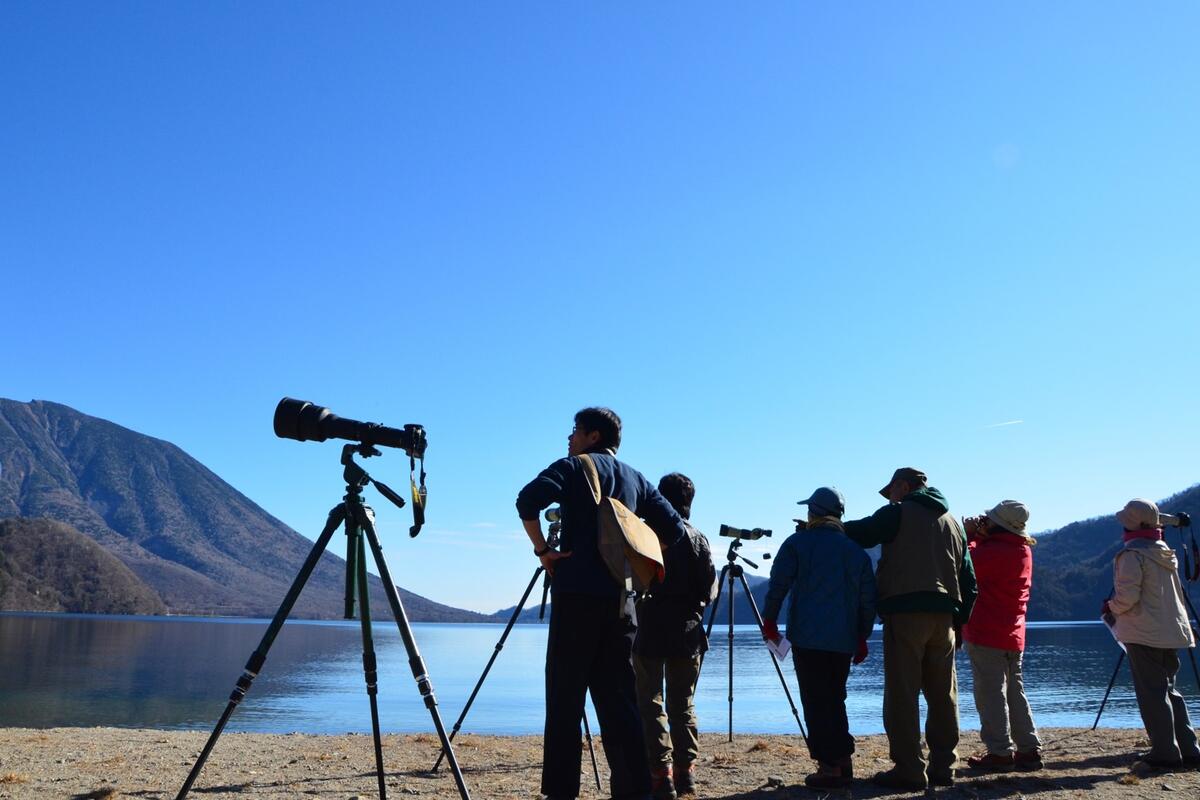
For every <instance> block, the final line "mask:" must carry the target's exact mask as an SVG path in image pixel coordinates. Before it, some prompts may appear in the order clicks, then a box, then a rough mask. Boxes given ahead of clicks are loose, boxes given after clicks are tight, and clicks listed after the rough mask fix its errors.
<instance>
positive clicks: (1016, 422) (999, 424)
mask: <svg viewBox="0 0 1200 800" xmlns="http://www.w3.org/2000/svg"><path fill="white" fill-rule="evenodd" d="M1024 422H1025V420H1023V419H1010V420H1009V421H1008V422H997V423H995V424H994V425H984V426H983V427H984V428H1003V427H1005V426H1007V425H1021V424H1023V423H1024Z"/></svg>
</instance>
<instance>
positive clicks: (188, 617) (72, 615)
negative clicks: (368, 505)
mask: <svg viewBox="0 0 1200 800" xmlns="http://www.w3.org/2000/svg"><path fill="white" fill-rule="evenodd" d="M547 607H548V606H547ZM0 617H45V618H54V619H64V618H65V619H107V620H132V621H137V622H158V621H163V620H170V621H172V622H191V621H195V622H228V623H231V624H239V623H247V624H249V623H262V624H264V625H265V624H268V623H270V622H271V617H229V616H219V615H213V616H205V615H202V614H93V613H87V612H76V611H0ZM547 619H549V618H548V617H547ZM287 621H288V622H289V623H299V624H309V625H340V624H345V625H352V626H354V627H358V625H359V624H360V623H359V621H358V620H357V619H353V620H348V619H341V618H338V617H328V618H325V617H322V618H312V617H288V620H287ZM373 622H374V624H375V625H376V626H381V627H385V628H386V627H389V626H391V625H394V624H395V623H394V622H392V620H390V619H382V620H381V619H376V620H374V621H373ZM411 624H413V625H468V626H469V625H486V626H501V627H502V626H504V625H505V624H507V620H494V621H490V622H478V621H475V622H412V623H411ZM518 624H520V625H537V624H539V623H538V622H531V623H529V622H520V623H518ZM542 624H544V621H543V622H542ZM722 624H724V620H718V621H717V625H718V626H720V625H722ZM1027 624H1028V627H1030V628H1052V627H1073V626H1077V625H1101V624H1103V623H1102V622H1101V621H1100V620H1099V619H1042V620H1030V621H1029V622H1028V623H1027ZM735 627H737V628H746V629H749V628H754V627H756V626H755V624H754V623H753V622H739V623H737V624H736V625H735ZM875 630H880V623H879V622H876V623H875Z"/></svg>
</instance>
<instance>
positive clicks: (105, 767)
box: [0, 728, 1200, 800]
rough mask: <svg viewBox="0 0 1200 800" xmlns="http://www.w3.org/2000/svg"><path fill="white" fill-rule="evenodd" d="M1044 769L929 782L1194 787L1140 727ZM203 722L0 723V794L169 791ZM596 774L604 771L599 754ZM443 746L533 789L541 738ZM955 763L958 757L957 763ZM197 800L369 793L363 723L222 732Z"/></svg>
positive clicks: (505, 782)
mask: <svg viewBox="0 0 1200 800" xmlns="http://www.w3.org/2000/svg"><path fill="white" fill-rule="evenodd" d="M1042 733H1043V738H1044V740H1045V741H1046V750H1045V761H1046V766H1045V769H1043V770H1041V771H1039V772H1033V773H1012V774H1008V775H1001V776H979V775H973V774H971V773H969V772H967V771H966V770H960V771H959V777H958V781H957V783H956V784H955V786H954V787H953V788H945V789H939V790H937V792H936V794H937V795H938V796H941V797H945V798H947V799H948V800H958V798H964V799H969V800H980V799H981V798H983V799H986V800H990V799H991V798H1012V799H1013V800H1016V799H1017V798H1024V797H1032V796H1034V795H1036V796H1037V797H1038V798H1039V800H1042V799H1043V798H1046V799H1052V800H1058V798H1067V797H1081V796H1083V795H1084V793H1087V794H1088V796H1089V797H1091V798H1097V799H1098V800H1105V798H1118V797H1120V798H1132V797H1155V798H1171V797H1178V798H1196V797H1200V772H1195V771H1191V772H1175V773H1158V772H1155V773H1147V772H1141V771H1134V770H1131V767H1132V765H1133V763H1134V753H1135V752H1136V751H1138V750H1139V749H1142V748H1144V747H1145V746H1146V740H1145V733H1144V732H1143V731H1140V730H1114V729H1102V730H1099V731H1096V732H1092V731H1087V730H1075V729H1048V730H1045V731H1043V732H1042ZM207 736H208V734H207V732H199V733H191V732H177V731H157V730H127V729H119V728H52V729H48V730H33V729H27V728H7V729H0V798H75V799H76V800H80V799H82V798H91V799H92V800H109V799H110V798H142V800H155V799H156V798H174V797H175V795H176V793H177V792H178V791H179V788H180V786H181V785H182V783H183V781H184V779H185V778H186V777H187V774H188V771H189V770H190V769H191V766H192V764H193V763H194V761H195V758H196V756H197V755H198V753H199V751H200V748H201V747H203V745H204V742H205V740H206V738H207ZM596 746H597V756H598V758H599V761H600V773H601V778H602V779H604V777H605V766H604V757H603V754H602V753H600V752H599V742H597V745H596ZM978 747H979V738H978V735H977V734H975V733H974V732H969V733H964V736H963V742H962V744H961V745H960V748H959V752H960V755H962V756H963V757H964V758H965V756H966V755H968V754H970V753H972V752H974V751H975V750H976V749H977V748H978ZM702 748H703V756H702V762H701V764H700V765H699V767H698V771H697V778H698V796H699V797H700V798H713V800H716V799H717V798H721V799H722V800H734V799H735V798H760V799H761V800H766V799H767V798H772V799H773V800H784V798H793V797H795V798H821V797H823V796H826V797H829V798H830V799H831V800H835V799H836V798H843V797H844V798H879V797H902V796H912V795H906V794H905V793H899V794H897V793H893V792H889V791H886V790H882V789H878V788H876V787H874V786H872V785H871V784H870V783H869V782H868V781H866V780H859V781H856V782H855V784H854V785H853V787H852V788H851V789H850V790H848V791H843V792H835V793H832V794H829V795H823V794H822V793H817V792H812V791H809V790H807V789H805V788H804V787H803V780H804V775H805V774H807V773H808V772H809V771H810V770H811V765H812V762H811V761H809V759H808V756H807V752H806V750H805V748H804V743H803V742H802V741H801V740H800V738H799V737H798V736H754V735H738V736H736V737H735V738H734V741H733V742H732V743H730V742H727V741H726V737H725V736H723V735H720V734H705V735H704V736H703V737H702ZM455 752H456V755H457V757H458V760H459V763H460V764H461V765H462V768H463V774H464V776H465V778H466V781H467V785H468V788H469V789H470V791H471V795H472V797H475V798H520V799H521V800H529V799H530V798H536V797H537V788H538V778H539V774H540V764H541V737H534V736H475V735H462V736H459V737H458V738H457V739H456V740H455ZM383 753H384V764H385V767H386V770H387V777H386V780H387V789H388V795H389V796H390V797H411V796H416V795H419V796H422V797H426V798H446V799H447V800H449V799H450V798H456V797H458V796H459V795H458V791H457V789H456V787H455V784H454V780H453V778H452V777H451V776H450V774H449V772H448V771H447V770H446V769H445V767H444V766H443V768H442V770H441V771H440V772H439V773H438V774H437V775H430V774H429V772H428V770H429V767H430V766H431V765H432V764H433V762H434V760H435V759H436V757H437V754H438V741H437V738H436V737H435V736H433V735H430V734H417V735H403V736H401V735H393V736H387V737H385V739H384V745H383ZM584 765H585V773H584V781H583V791H582V794H581V795H580V796H581V797H582V798H592V799H594V798H603V797H607V795H606V794H601V793H599V792H597V791H596V788H595V783H594V779H593V778H592V774H591V767H590V763H589V762H588V760H587V751H586V749H585V750H584ZM887 766H888V761H887V740H886V739H885V738H884V737H882V736H868V737H861V738H860V739H859V740H858V752H857V753H856V754H855V757H854V768H855V772H856V774H857V775H859V776H861V777H863V778H866V777H869V776H870V775H872V774H873V773H874V772H876V771H877V770H880V769H885V768H887ZM964 766H965V765H964ZM190 796H191V797H195V798H197V799H198V800H221V799H223V798H239V799H242V800H244V798H247V797H256V798H257V797H262V798H293V797H303V798H333V799H335V800H338V799H340V800H349V798H360V800H368V799H369V798H373V797H377V796H378V790H377V788H376V781H375V774H374V754H373V748H372V744H371V737H370V736H369V735H345V736H312V735H306V734H287V735H274V734H244V733H227V734H225V735H223V736H222V737H221V739H220V741H219V743H218V745H217V747H216V749H215V750H214V751H213V754H212V756H211V758H210V759H209V761H208V764H207V765H206V766H205V768H204V770H203V772H201V774H200V777H199V779H198V780H197V782H196V785H195V787H194V788H193V790H192V793H191V795H190Z"/></svg>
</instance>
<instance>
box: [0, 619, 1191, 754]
mask: <svg viewBox="0 0 1200 800" xmlns="http://www.w3.org/2000/svg"><path fill="white" fill-rule="evenodd" d="M266 626H267V623H266V621H264V620H214V619H188V618H167V619H164V618H137V617H104V616H71V615H19V614H7V615H0V698H3V702H2V703H0V724H3V725H5V726H29V727H50V726H59V725H72V726H76V725H77V726H90V725H113V726H119V727H157V728H176V729H207V728H210V727H211V726H212V725H213V723H214V722H215V721H216V718H217V717H218V716H219V714H220V712H221V710H222V709H223V708H224V705H225V702H226V698H227V697H228V696H229V691H230V689H231V688H232V687H233V683H234V681H235V680H236V679H237V677H238V675H239V674H240V673H241V670H242V666H243V665H244V664H245V662H246V659H247V658H248V657H249V655H250V653H251V652H252V651H253V650H254V648H255V647H256V646H257V645H258V642H259V640H260V639H261V637H262V634H263V632H264V631H265V630H266ZM414 628H415V630H416V636H417V641H418V644H419V646H420V648H421V653H422V655H423V656H424V658H425V661H426V663H427V664H428V666H429V670H430V674H431V675H432V676H433V681H434V688H435V690H436V693H437V697H438V699H439V701H440V710H441V713H442V715H443V719H444V721H445V722H446V725H447V726H449V725H450V724H452V723H453V721H454V719H455V718H456V717H457V716H458V712H459V711H460V709H461V708H462V704H463V703H464V702H465V701H466V698H467V696H468V695H469V694H470V691H471V689H472V687H473V686H474V684H475V681H476V679H477V678H478V677H479V673H480V672H481V671H482V669H483V666H484V664H485V663H486V661H487V659H488V657H489V656H490V655H491V653H492V651H493V648H494V647H495V644H496V641H497V639H498V638H499V636H500V633H501V631H502V626H499V625H417V626H414ZM718 634H719V635H718ZM545 637H546V629H545V627H544V626H533V625H528V626H518V627H516V628H514V630H513V632H512V634H511V635H510V636H509V639H508V642H507V643H506V645H505V647H504V649H503V651H502V652H501V655H500V657H499V658H498V659H497V662H496V665H495V666H494V667H493V669H492V672H491V674H490V675H489V676H488V679H487V683H486V684H485V685H484V688H483V690H482V691H481V693H480V696H479V698H478V699H477V701H476V703H475V705H474V707H473V708H472V710H471V715H470V716H469V717H468V719H467V721H466V723H465V724H464V726H463V729H464V730H466V731H475V732H478V733H510V734H516V733H538V732H540V731H541V728H542V720H543V678H542V675H543V663H544V655H545V641H546V639H545ZM1028 642H1029V649H1028V652H1027V654H1026V660H1025V676H1026V681H1025V683H1026V689H1027V691H1028V693H1029V700H1030V704H1031V706H1032V707H1033V711H1034V716H1035V718H1036V720H1037V722H1038V724H1039V725H1040V726H1042V727H1052V726H1090V725H1091V724H1092V720H1093V719H1094V717H1095V713H1096V709H1097V707H1098V705H1099V702H1100V698H1101V697H1102V695H1103V693H1104V687H1105V686H1106V685H1107V683H1108V679H1109V676H1110V675H1111V673H1112V669H1113V666H1114V665H1115V663H1116V659H1117V656H1118V653H1119V651H1118V650H1117V648H1116V646H1115V644H1114V643H1113V642H1112V639H1111V637H1110V636H1109V634H1108V632H1107V630H1105V628H1104V627H1103V626H1100V625H1092V624H1076V625H1063V624H1055V625H1034V626H1031V628H1030V630H1029V636H1028ZM375 645H376V650H377V651H378V656H379V671H380V679H379V684H380V696H379V700H380V714H381V719H382V721H383V724H384V727H385V728H386V729H387V730H388V731H424V730H429V729H430V728H431V725H430V721H429V714H428V711H427V710H426V709H425V707H424V705H423V704H422V702H421V700H420V697H419V696H418V694H417V691H416V688H415V686H414V684H413V679H412V673H411V671H410V668H409V665H408V660H407V655H406V653H405V651H404V646H403V643H402V641H401V640H400V637H399V634H398V633H397V631H396V629H395V627H394V626H389V625H387V624H386V623H379V624H377V625H376V629H375ZM712 645H713V646H712V649H711V650H710V652H709V655H708V658H707V659H706V663H705V667H704V672H703V674H702V677H701V680H700V685H699V687H698V691H697V711H698V714H699V717H700V724H701V726H702V728H704V729H705V730H716V731H722V730H725V729H726V727H727V725H728V713H729V712H728V701H727V696H728V680H729V668H728V656H729V650H728V639H727V637H726V633H725V631H724V630H719V631H714V636H713V643H712ZM881 646H882V644H881V642H880V640H879V633H878V632H877V633H876V634H875V636H874V638H873V640H872V642H871V647H872V655H871V658H870V659H869V660H868V661H867V662H866V663H865V664H863V665H862V666H861V667H856V668H854V670H853V672H852V673H851V676H850V685H849V691H850V698H849V703H848V705H849V713H850V720H851V727H852V729H853V730H854V732H855V733H876V732H879V731H880V730H881V729H882V723H881V721H880V718H881V696H882V675H881V673H880V670H881V669H882V654H881V652H880V648H881ZM361 658H362V656H361V637H360V632H359V628H358V624H357V623H355V622H312V621H296V622H289V623H288V624H287V625H285V626H284V628H283V630H282V631H281V632H280V634H279V637H278V638H277V639H276V641H275V645H274V647H273V648H272V650H271V653H270V657H269V658H268V660H267V664H266V667H265V669H264V670H263V673H262V674H261V675H260V676H259V678H258V679H257V680H256V681H255V683H254V686H253V688H252V690H251V692H250V695H249V696H248V698H247V700H246V702H245V703H243V705H242V707H241V708H239V710H238V711H237V713H236V714H234V716H233V719H232V720H231V722H230V725H229V727H230V729H232V730H242V731H257V732H288V731H305V732H312V733H343V732H347V731H355V732H367V731H368V730H369V726H370V719H369V715H368V711H367V701H366V697H365V691H364V689H363V679H362V660H361ZM958 669H959V700H960V711H961V716H962V723H963V726H964V727H965V728H972V727H978V720H977V718H976V716H975V710H974V703H973V699H972V696H971V674H970V665H969V663H968V661H967V658H966V655H965V654H960V656H959V661H958ZM733 676H734V685H733V693H734V704H733V705H734V708H733V714H734V729H735V731H742V732H747V731H756V732H764V733H765V732H784V733H787V732H792V731H795V730H796V729H797V728H796V723H795V720H794V718H793V717H792V715H791V711H790V710H789V708H788V705H787V700H786V698H785V697H784V693H783V690H782V689H781V688H780V685H779V678H778V676H777V675H776V673H775V670H774V668H773V667H772V666H771V662H770V658H769V656H768V655H767V654H766V651H765V650H764V649H763V648H762V646H761V643H760V640H759V638H758V634H757V631H756V630H755V629H753V628H750V627H743V626H739V627H738V628H737V629H736V631H735V638H734V670H733ZM784 676H785V678H786V680H787V682H788V686H789V688H790V689H791V692H792V696H793V699H794V700H795V702H797V703H799V694H798V692H797V691H796V680H795V674H794V673H793V671H792V669H791V666H790V664H788V665H785V667H784ZM1180 690H1181V691H1182V692H1183V693H1184V694H1185V696H1187V697H1188V700H1189V706H1190V707H1191V708H1192V709H1193V713H1200V703H1197V687H1196V683H1195V679H1194V678H1193V676H1192V673H1191V669H1190V665H1188V663H1187V662H1186V661H1185V666H1184V669H1183V671H1182V672H1181V674H1180ZM593 722H594V720H593ZM1103 724H1105V725H1113V726H1138V725H1140V724H1141V722H1140V719H1139V718H1138V716H1137V706H1136V703H1135V701H1134V698H1133V692H1132V687H1131V683H1130V678H1129V672H1128V667H1127V666H1125V667H1122V671H1121V674H1120V676H1119V677H1118V680H1117V685H1116V688H1115V689H1114V691H1113V696H1112V698H1111V699H1110V700H1109V706H1108V708H1107V710H1106V711H1105V713H1104V719H1103Z"/></svg>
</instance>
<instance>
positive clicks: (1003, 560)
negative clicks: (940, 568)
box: [963, 532, 1033, 652]
mask: <svg viewBox="0 0 1200 800" xmlns="http://www.w3.org/2000/svg"><path fill="white" fill-rule="evenodd" d="M968 546H969V547H970V549H971V561H972V562H973V563H974V565H975V580H976V581H977V582H978V583H979V599H977V600H976V601H975V609H974V610H973V611H972V612H971V620H970V622H968V623H967V624H966V625H964V626H963V637H964V638H965V639H966V640H967V641H968V642H973V643H974V644H978V645H983V646H984V647H995V648H998V649H1000V650H1015V651H1017V652H1020V651H1023V650H1024V649H1025V609H1026V607H1027V606H1028V605H1029V588H1030V586H1031V585H1032V584H1033V552H1032V550H1030V547H1029V545H1028V544H1027V543H1026V542H1025V539H1024V538H1023V537H1021V536H1017V535H1016V534H1015V533H1008V532H1003V533H993V534H991V535H990V536H987V537H984V538H982V539H977V538H975V537H971V539H970V541H969V543H968Z"/></svg>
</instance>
